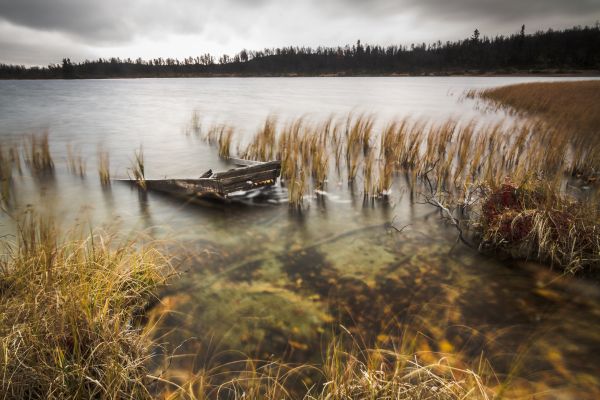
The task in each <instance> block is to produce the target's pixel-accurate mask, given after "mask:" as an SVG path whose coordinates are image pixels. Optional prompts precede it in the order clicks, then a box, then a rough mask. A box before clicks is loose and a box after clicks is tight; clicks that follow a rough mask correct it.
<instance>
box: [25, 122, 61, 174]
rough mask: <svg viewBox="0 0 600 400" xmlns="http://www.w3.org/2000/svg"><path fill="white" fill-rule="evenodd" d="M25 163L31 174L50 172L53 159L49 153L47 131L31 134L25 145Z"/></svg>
mask: <svg viewBox="0 0 600 400" xmlns="http://www.w3.org/2000/svg"><path fill="white" fill-rule="evenodd" d="M25 164H26V165H27V166H28V167H29V169H30V170H31V172H32V173H33V174H36V175H39V174H45V173H52V172H53V171H54V161H53V160H52V155H51V154H50V144H49V140H48V132H44V133H42V134H41V135H31V136H29V138H28V142H27V143H26V146H25Z"/></svg>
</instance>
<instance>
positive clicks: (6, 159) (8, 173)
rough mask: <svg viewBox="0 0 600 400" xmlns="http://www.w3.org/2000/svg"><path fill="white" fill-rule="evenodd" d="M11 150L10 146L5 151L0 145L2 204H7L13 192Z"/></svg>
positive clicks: (0, 192)
mask: <svg viewBox="0 0 600 400" xmlns="http://www.w3.org/2000/svg"><path fill="white" fill-rule="evenodd" d="M11 151H12V148H11V149H9V151H8V152H6V151H5V150H4V148H3V147H1V146H0V185H1V188H0V195H1V196H2V198H1V199H0V201H1V203H2V205H4V206H6V205H8V204H9V202H10V200H11V197H12V192H13V191H12V187H13V168H14V166H15V164H14V162H12V160H11Z"/></svg>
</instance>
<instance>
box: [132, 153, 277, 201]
mask: <svg viewBox="0 0 600 400" xmlns="http://www.w3.org/2000/svg"><path fill="white" fill-rule="evenodd" d="M234 164H238V165H241V164H243V165H244V166H242V167H240V168H233V169H230V170H228V171H223V172H212V170H208V171H207V172H205V173H204V174H203V175H202V176H200V177H199V178H197V179H147V180H145V181H144V182H143V183H141V185H142V186H143V187H145V189H146V190H150V191H156V192H161V193H165V194H168V195H171V196H175V197H179V198H184V199H188V200H194V199H207V198H208V199H210V198H217V199H221V200H227V199H229V198H230V197H231V195H232V194H238V193H240V192H246V191H250V190H253V189H258V188H261V187H265V186H270V185H273V184H275V182H276V181H277V178H278V177H279V174H280V172H281V162H280V161H268V162H253V161H247V160H234ZM127 181H128V182H130V183H136V184H140V182H138V181H136V180H127Z"/></svg>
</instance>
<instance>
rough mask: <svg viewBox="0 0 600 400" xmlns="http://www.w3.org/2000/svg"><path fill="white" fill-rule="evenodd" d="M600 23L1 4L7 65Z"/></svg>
mask: <svg viewBox="0 0 600 400" xmlns="http://www.w3.org/2000/svg"><path fill="white" fill-rule="evenodd" d="M598 20H600V0H104V1H102V0H0V62H1V63H16V64H26V65H36V64H37V65H46V64H48V63H56V62H60V61H61V60H62V58H63V57H70V58H71V59H72V60H75V61H80V60H83V59H85V58H98V57H111V56H116V57H122V58H127V57H131V58H137V57H143V58H152V57H165V58H166V57H177V58H184V57H187V56H196V55H199V54H202V53H206V52H210V53H213V54H214V55H217V56H218V55H220V54H223V53H228V54H233V53H236V52H238V51H239V50H241V49H243V48H247V49H262V48H264V47H278V46H288V45H299V46H302V45H310V46H317V45H320V44H322V45H328V46H335V45H344V44H347V43H354V42H356V40H357V39H361V40H362V42H363V43H378V44H384V45H388V44H405V45H408V44H410V43H413V42H414V43H420V42H432V41H436V40H438V39H440V40H442V41H445V40H454V39H459V38H464V37H467V36H469V35H470V34H471V32H472V31H473V30H474V29H475V28H478V29H479V30H480V31H481V33H482V34H483V35H495V34H498V33H503V34H509V33H513V32H517V31H518V30H519V28H520V26H521V25H522V24H525V25H526V26H527V31H528V32H532V31H535V30H538V29H547V28H565V27H571V26H573V25H586V24H587V25H592V24H595V23H596V22H597V21H598Z"/></svg>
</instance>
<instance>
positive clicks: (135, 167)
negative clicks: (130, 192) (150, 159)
mask: <svg viewBox="0 0 600 400" xmlns="http://www.w3.org/2000/svg"><path fill="white" fill-rule="evenodd" d="M128 174H129V177H130V179H133V180H135V181H136V183H137V185H138V186H139V187H140V188H141V189H143V190H146V174H145V167H144V150H143V149H142V147H140V149H139V150H136V151H135V153H134V159H133V160H132V162H131V168H130V169H129V171H128Z"/></svg>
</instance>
